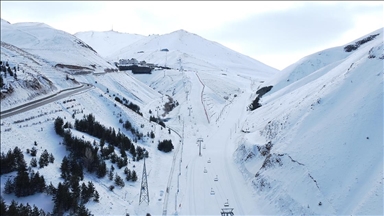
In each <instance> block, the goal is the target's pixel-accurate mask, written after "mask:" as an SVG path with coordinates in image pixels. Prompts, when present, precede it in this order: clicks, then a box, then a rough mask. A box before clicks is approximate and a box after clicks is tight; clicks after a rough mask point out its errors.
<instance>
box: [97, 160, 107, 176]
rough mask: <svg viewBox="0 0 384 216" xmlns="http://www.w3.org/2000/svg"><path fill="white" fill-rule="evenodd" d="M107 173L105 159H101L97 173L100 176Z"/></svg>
mask: <svg viewBox="0 0 384 216" xmlns="http://www.w3.org/2000/svg"><path fill="white" fill-rule="evenodd" d="M106 174H107V165H106V163H105V161H101V163H100V164H99V167H98V169H97V170H96V175H97V177H99V178H103V177H104V176H105V175H106Z"/></svg>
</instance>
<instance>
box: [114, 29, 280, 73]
mask: <svg viewBox="0 0 384 216" xmlns="http://www.w3.org/2000/svg"><path fill="white" fill-rule="evenodd" d="M131 58H135V59H137V60H139V61H143V60H144V61H146V62H147V63H154V64H158V65H161V66H167V67H171V68H174V69H180V68H182V69H184V70H199V71H223V72H230V73H231V72H233V73H245V74H247V73H251V74H252V75H256V76H258V77H260V78H261V79H266V78H268V77H270V76H271V75H272V74H274V73H277V72H278V70H276V69H274V68H271V67H270V66H267V65H265V64H263V63H261V62H259V61H257V60H255V59H252V58H250V57H248V56H245V55H243V54H240V53H238V52H235V51H233V50H231V49H229V48H227V47H225V46H223V45H221V44H219V43H217V42H214V41H209V40H206V39H204V38H202V37H200V36H198V35H196V34H193V33H190V32H187V31H185V30H178V31H174V32H171V33H169V34H164V35H150V36H147V37H145V38H142V39H141V40H139V41H137V42H135V43H133V44H131V45H129V46H127V47H124V48H122V49H120V50H117V51H116V52H115V53H114V54H112V55H110V56H108V57H107V59H108V60H110V61H116V62H117V61H118V60H119V59H131ZM239 71H241V72H239ZM245 71H247V72H245Z"/></svg>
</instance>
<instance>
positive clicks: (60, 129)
mask: <svg viewBox="0 0 384 216" xmlns="http://www.w3.org/2000/svg"><path fill="white" fill-rule="evenodd" d="M54 124H55V131H56V133H57V134H58V135H60V136H63V135H64V129H63V124H64V120H63V119H62V118H61V117H57V118H56V119H55V123H54Z"/></svg>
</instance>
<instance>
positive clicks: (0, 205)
mask: <svg viewBox="0 0 384 216" xmlns="http://www.w3.org/2000/svg"><path fill="white" fill-rule="evenodd" d="M7 208H8V207H7V204H5V201H4V199H3V197H0V215H6V214H7Z"/></svg>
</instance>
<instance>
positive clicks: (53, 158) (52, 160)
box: [49, 153, 55, 163]
mask: <svg viewBox="0 0 384 216" xmlns="http://www.w3.org/2000/svg"><path fill="white" fill-rule="evenodd" d="M53 162H55V157H54V156H53V154H52V153H51V154H50V155H49V163H53Z"/></svg>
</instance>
